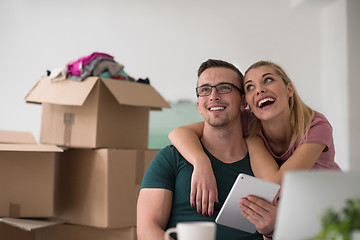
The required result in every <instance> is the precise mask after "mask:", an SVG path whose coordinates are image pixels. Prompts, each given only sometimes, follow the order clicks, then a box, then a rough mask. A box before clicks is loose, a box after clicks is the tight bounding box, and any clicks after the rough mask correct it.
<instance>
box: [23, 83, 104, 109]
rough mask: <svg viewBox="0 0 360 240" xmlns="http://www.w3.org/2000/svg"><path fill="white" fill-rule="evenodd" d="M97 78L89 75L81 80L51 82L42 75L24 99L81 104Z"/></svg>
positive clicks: (62, 103) (37, 101)
mask: <svg viewBox="0 0 360 240" xmlns="http://www.w3.org/2000/svg"><path fill="white" fill-rule="evenodd" d="M97 80H98V77H89V78H86V79H85V80H84V81H82V82H76V81H72V80H69V79H66V80H64V81H60V82H53V81H51V80H50V78H49V77H42V78H41V79H40V80H39V82H37V84H36V85H35V86H34V87H33V89H31V91H30V92H29V93H28V95H27V96H26V97H25V100H26V102H30V103H52V104H58V105H71V106H81V105H82V104H83V103H84V101H85V99H86V98H87V97H88V95H89V93H90V92H91V90H92V88H93V87H94V85H95V84H96V82H97Z"/></svg>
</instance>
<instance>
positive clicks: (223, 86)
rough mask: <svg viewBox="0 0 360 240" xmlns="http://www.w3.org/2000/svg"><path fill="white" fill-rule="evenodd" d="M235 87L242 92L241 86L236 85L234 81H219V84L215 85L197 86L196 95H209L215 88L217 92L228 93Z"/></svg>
mask: <svg viewBox="0 0 360 240" xmlns="http://www.w3.org/2000/svg"><path fill="white" fill-rule="evenodd" d="M233 87H234V88H236V89H237V90H238V91H239V92H240V93H241V90H240V88H238V87H237V86H235V85H234V84H232V83H219V84H218V85H215V86H210V85H203V86H200V87H197V88H196V95H197V96H198V97H205V96H209V95H210V94H211V92H212V89H213V88H215V89H216V92H217V93H218V94H228V93H231V91H232V88H233Z"/></svg>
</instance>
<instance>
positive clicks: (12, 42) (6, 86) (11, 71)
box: [0, 0, 349, 166]
mask: <svg viewBox="0 0 360 240" xmlns="http://www.w3.org/2000/svg"><path fill="white" fill-rule="evenodd" d="M339 1H340V0H339ZM314 2H317V3H314ZM330 2H334V1H330ZM335 2H336V1H335ZM325 6H327V1H320V3H319V2H318V1H306V2H305V3H300V4H297V6H295V7H294V6H293V5H291V4H290V1H289V0H272V1H268V0H242V1H238V0H227V1H222V0H213V1H207V0H198V1H191V0H184V1H168V0H103V1H97V0H88V1H81V0H63V1H60V0H59V1H55V0H54V1H46V0H13V1H6V2H5V1H1V2H0V53H1V56H2V57H1V58H0V66H1V70H2V80H1V83H2V84H1V88H0V109H1V110H2V116H1V118H0V128H1V129H9V130H26V131H31V132H33V133H34V135H35V136H36V137H38V136H39V132H40V119H41V116H40V115H41V108H40V106H37V105H32V104H26V103H25V102H24V97H25V96H26V94H27V93H28V91H29V90H30V89H31V88H32V87H33V85H34V84H35V83H36V81H37V80H38V79H39V78H40V77H41V76H42V75H44V74H45V72H46V70H47V69H50V70H51V69H53V68H56V67H58V66H61V65H64V64H66V63H67V62H69V61H71V60H75V59H77V58H79V57H81V56H85V55H88V54H90V53H92V52H93V51H101V52H106V53H109V54H111V55H113V56H114V57H115V60H117V61H118V62H119V63H122V64H124V65H125V70H126V71H127V72H128V73H129V74H130V75H132V76H133V77H135V78H139V77H149V78H150V81H151V84H152V85H153V86H154V87H155V88H156V89H157V90H158V91H159V92H160V93H161V94H162V95H163V96H164V97H165V98H166V99H167V100H168V101H171V102H174V101H177V100H182V99H187V100H193V101H194V100H195V94H194V87H195V81H196V70H197V68H198V66H199V65H200V63H201V62H202V61H204V60H206V59H208V58H220V59H224V60H227V61H230V62H233V63H235V64H236V65H237V66H238V67H239V68H240V69H241V70H242V71H245V70H246V68H247V67H248V66H249V65H250V64H251V63H253V62H255V61H257V60H260V59H265V60H273V61H275V62H278V63H280V64H281V65H282V66H283V67H284V68H285V69H286V70H287V71H288V73H289V75H290V76H291V77H292V79H293V81H294V83H295V85H296V87H297V89H298V91H299V93H300V95H301V96H302V98H303V100H304V101H305V102H306V103H307V104H309V105H310V106H311V107H313V108H314V109H315V110H319V111H327V112H329V111H328V110H327V109H328V108H327V107H326V106H327V103H326V101H323V100H322V99H324V98H326V97H325V96H336V97H337V96H338V95H335V93H334V91H335V90H336V89H334V88H329V89H328V90H329V91H327V90H326V91H322V90H321V89H322V88H323V87H324V74H323V69H324V63H323V61H324V57H323V55H322V54H323V49H324V48H323V44H324V39H323V38H324V33H323V32H322V28H323V27H324V23H323V19H324V13H322V11H324V10H322V9H323V8H324V7H325ZM335 8H336V7H335ZM325 11H326V10H325ZM332 11H336V10H332ZM344 11H345V10H344V9H343V7H341V6H340V9H339V12H340V16H341V17H344V15H345V13H343V12H344ZM325 15H326V13H325ZM327 31H328V33H326V34H329V35H334V36H335V35H337V34H343V32H342V30H341V28H340V27H338V28H334V29H333V30H332V29H331V28H329V29H328V30H327ZM338 31H339V32H338ZM329 57H336V56H332V55H331V54H330V55H329ZM333 63H335V64H336V61H333ZM341 68H342V67H341ZM333 70H334V71H337V69H336V68H335V69H333ZM336 74H339V73H336ZM332 81H335V80H332ZM343 94H346V93H345V92H341V93H340V95H339V96H338V97H340V98H345V95H343ZM345 102H346V101H345ZM333 119H334V121H335V120H336V121H337V120H338V119H337V118H336V119H335V118H331V119H330V121H331V123H332V124H334V122H332V120H333ZM339 121H340V122H339V123H337V122H336V123H335V125H336V126H347V124H348V123H347V122H346V120H345V119H340V120H339ZM335 137H336V139H335V141H336V144H338V143H340V142H342V141H343V139H342V138H343V136H342V135H341V134H338V133H337V134H336V135H335ZM339 146H341V144H339ZM336 150H337V151H338V149H336ZM340 151H342V152H343V155H345V156H348V155H349V154H348V150H347V149H345V148H344V147H343V146H341V147H340ZM339 161H340V162H341V164H342V165H344V166H347V165H346V164H347V162H348V157H345V158H342V159H339Z"/></svg>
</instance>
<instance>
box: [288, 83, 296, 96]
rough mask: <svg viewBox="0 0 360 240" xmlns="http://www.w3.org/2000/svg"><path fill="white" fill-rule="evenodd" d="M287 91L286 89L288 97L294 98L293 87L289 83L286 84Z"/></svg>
mask: <svg viewBox="0 0 360 240" xmlns="http://www.w3.org/2000/svg"><path fill="white" fill-rule="evenodd" d="M287 89H288V97H292V96H294V87H293V85H292V84H291V83H290V82H289V83H288V84H287Z"/></svg>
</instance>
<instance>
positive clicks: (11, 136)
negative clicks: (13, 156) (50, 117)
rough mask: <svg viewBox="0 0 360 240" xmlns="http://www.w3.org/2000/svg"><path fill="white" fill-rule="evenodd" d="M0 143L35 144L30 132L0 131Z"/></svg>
mask: <svg viewBox="0 0 360 240" xmlns="http://www.w3.org/2000/svg"><path fill="white" fill-rule="evenodd" d="M0 143H19V144H36V140H35V138H34V136H33V135H32V133H30V132H20V131H7V130H0Z"/></svg>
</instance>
